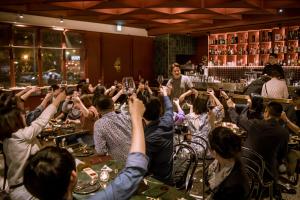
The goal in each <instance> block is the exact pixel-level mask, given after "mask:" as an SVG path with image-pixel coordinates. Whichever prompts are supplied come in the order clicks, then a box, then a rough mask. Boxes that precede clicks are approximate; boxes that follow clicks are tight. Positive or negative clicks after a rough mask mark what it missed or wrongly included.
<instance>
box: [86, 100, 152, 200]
mask: <svg viewBox="0 0 300 200" xmlns="http://www.w3.org/2000/svg"><path fill="white" fill-rule="evenodd" d="M144 112H145V107H144V104H143V102H142V101H140V100H139V99H137V98H136V97H135V96H134V97H130V99H129V113H130V116H131V121H132V139H131V147H130V151H129V152H130V153H129V155H128V158H127V161H126V166H125V168H124V169H123V170H122V172H121V173H120V174H119V175H118V176H117V177H116V178H115V179H114V180H113V181H112V182H111V184H110V185H108V186H107V188H106V189H105V190H102V191H100V192H98V193H96V194H95V195H94V196H92V197H91V198H89V200H98V199H105V200H107V199H129V197H131V196H132V195H133V193H134V192H135V191H136V189H137V188H138V185H139V183H140V182H141V180H142V179H143V177H144V175H145V174H146V172H147V166H148V158H147V157H146V155H145V152H146V146H145V136H144V128H143V124H142V117H143V114H144Z"/></svg>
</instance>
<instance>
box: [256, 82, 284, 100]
mask: <svg viewBox="0 0 300 200" xmlns="http://www.w3.org/2000/svg"><path fill="white" fill-rule="evenodd" d="M261 96H263V97H269V98H284V99H287V98H288V97H289V92H288V88H287V85H286V82H285V80H279V79H277V78H272V79H271V80H269V81H268V82H266V83H265V84H264V85H263V87H262V90H261Z"/></svg>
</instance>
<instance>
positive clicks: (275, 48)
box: [274, 44, 278, 54]
mask: <svg viewBox="0 0 300 200" xmlns="http://www.w3.org/2000/svg"><path fill="white" fill-rule="evenodd" d="M274 53H275V54H278V46H277V44H275V47H274Z"/></svg>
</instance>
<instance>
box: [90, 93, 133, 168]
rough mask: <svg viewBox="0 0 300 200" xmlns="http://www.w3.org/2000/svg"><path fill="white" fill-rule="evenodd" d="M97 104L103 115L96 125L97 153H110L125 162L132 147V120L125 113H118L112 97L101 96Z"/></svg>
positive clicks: (96, 101) (95, 140) (95, 142)
mask: <svg viewBox="0 0 300 200" xmlns="http://www.w3.org/2000/svg"><path fill="white" fill-rule="evenodd" d="M95 106H96V108H97V110H98V112H99V114H100V115H101V116H102V117H101V118H100V119H98V120H97V121H96V122H95V125H94V144H95V149H96V151H97V153H100V154H105V153H109V154H110V155H111V156H112V157H113V158H114V159H116V160H119V161H121V162H125V160H126V158H127V155H128V151H129V147H130V138H131V136H130V132H131V120H130V116H129V115H127V114H125V113H116V112H115V110H114V102H113V100H112V98H111V97H108V96H101V97H99V98H98V99H96V100H95Z"/></svg>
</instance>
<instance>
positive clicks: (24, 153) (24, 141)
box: [3, 104, 57, 186]
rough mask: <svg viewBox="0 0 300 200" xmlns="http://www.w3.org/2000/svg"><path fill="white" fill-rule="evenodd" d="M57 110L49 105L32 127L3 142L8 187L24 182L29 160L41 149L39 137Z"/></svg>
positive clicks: (15, 133) (19, 131)
mask: <svg viewBox="0 0 300 200" xmlns="http://www.w3.org/2000/svg"><path fill="white" fill-rule="evenodd" d="M56 110H57V108H56V107H55V106H54V105H52V104H51V105H49V106H48V107H47V108H46V109H45V110H44V111H43V113H42V114H41V115H40V116H39V117H38V118H37V119H36V120H35V121H33V122H32V123H31V125H30V126H28V127H25V128H23V129H19V130H18V131H16V132H14V133H13V134H12V135H11V137H10V138H7V139H5V140H4V141H3V150H4V153H5V156H6V163H7V166H8V171H7V179H8V185H10V186H12V185H17V184H20V183H22V182H23V171H24V166H25V164H26V161H27V159H28V158H29V156H30V155H33V154H35V153H36V152H37V151H38V150H39V149H40V143H39V141H38V139H37V137H36V136H37V135H38V134H39V133H40V132H41V131H42V130H43V128H44V127H45V126H46V125H47V124H48V122H49V120H50V119H51V118H52V117H53V116H54V114H55V113H56Z"/></svg>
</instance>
